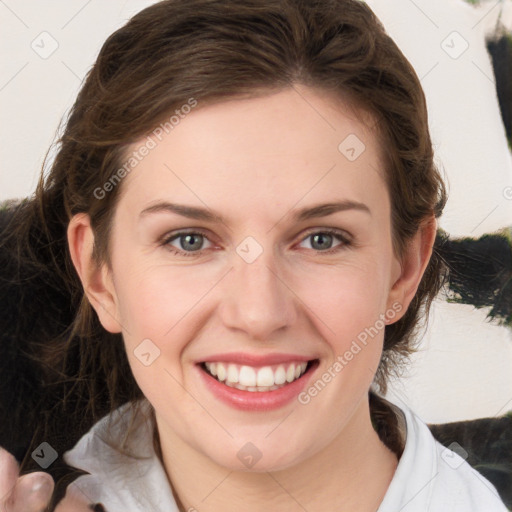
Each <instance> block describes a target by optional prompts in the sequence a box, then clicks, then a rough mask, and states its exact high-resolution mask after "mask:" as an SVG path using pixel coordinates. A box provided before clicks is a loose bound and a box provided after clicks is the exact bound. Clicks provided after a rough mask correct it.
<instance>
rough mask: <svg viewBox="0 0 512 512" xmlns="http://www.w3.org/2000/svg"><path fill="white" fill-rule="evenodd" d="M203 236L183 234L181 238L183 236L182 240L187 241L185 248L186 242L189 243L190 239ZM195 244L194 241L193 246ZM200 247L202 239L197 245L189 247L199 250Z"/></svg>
mask: <svg viewBox="0 0 512 512" xmlns="http://www.w3.org/2000/svg"><path fill="white" fill-rule="evenodd" d="M201 236H202V235H183V236H182V237H181V238H182V241H183V240H186V242H185V247H184V248H186V244H188V243H189V241H190V239H194V238H197V239H199V238H200V237H201ZM193 245H194V244H193V243H192V246H193ZM182 246H183V244H182ZM200 247H201V241H199V243H197V242H196V247H189V249H192V250H198V249H199V248H200Z"/></svg>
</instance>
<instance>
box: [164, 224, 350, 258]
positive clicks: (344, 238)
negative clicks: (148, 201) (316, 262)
mask: <svg viewBox="0 0 512 512" xmlns="http://www.w3.org/2000/svg"><path fill="white" fill-rule="evenodd" d="M316 234H323V235H332V236H334V237H336V238H337V239H338V240H339V241H340V242H341V244H340V245H337V246H335V247H332V248H331V249H326V250H325V251H315V250H314V249H311V250H313V251H314V252H317V253H319V254H333V253H335V252H338V251H340V250H342V249H343V248H348V247H351V246H352V245H353V242H352V241H351V240H349V238H348V237H347V236H345V235H344V234H343V233H342V232H340V231H338V230H336V229H329V228H327V229H322V230H318V229H317V230H314V231H309V232H308V233H307V234H306V235H305V236H304V237H303V238H302V239H301V242H303V241H304V240H306V239H307V238H309V237H310V236H312V235H316ZM183 235H201V236H203V237H205V238H207V239H208V235H207V234H206V233H205V232H204V231H201V230H200V229H199V230H195V231H179V232H177V233H173V234H172V235H170V236H166V237H164V238H163V239H162V241H161V242H160V245H161V246H163V247H166V248H167V249H168V250H169V251H170V252H171V253H173V254H176V255H178V256H186V257H198V256H201V255H202V253H203V251H204V250H206V249H202V250H199V251H182V250H180V249H176V248H175V247H173V246H171V245H169V244H170V243H171V242H173V241H174V240H176V239H178V238H180V237H181V236H183Z"/></svg>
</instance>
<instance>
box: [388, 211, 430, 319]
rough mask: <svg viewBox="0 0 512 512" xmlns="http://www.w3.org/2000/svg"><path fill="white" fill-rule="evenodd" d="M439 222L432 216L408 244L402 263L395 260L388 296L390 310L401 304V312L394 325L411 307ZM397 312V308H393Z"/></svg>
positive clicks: (428, 259) (428, 258) (395, 317)
mask: <svg viewBox="0 0 512 512" xmlns="http://www.w3.org/2000/svg"><path fill="white" fill-rule="evenodd" d="M436 233H437V221H436V218H435V217H434V216H433V215H432V216H431V217H429V218H428V219H427V220H425V221H424V222H423V223H422V224H421V226H420V227H419V228H418V231H417V233H416V234H415V235H414V237H413V238H412V239H411V240H410V241H409V243H408V244H407V246H406V248H405V250H404V254H403V257H402V260H401V261H398V260H397V259H395V261H394V268H395V274H394V278H393V286H392V287H391V290H390V292H389V295H388V304H387V306H388V309H390V308H392V305H393V304H396V303H398V304H400V305H401V309H400V312H399V313H398V314H397V315H396V316H394V317H393V321H392V322H388V323H393V322H396V321H397V320H399V319H400V318H402V317H403V316H404V315H405V312H406V311H407V308H408V307H409V304H410V303H411V301H412V299H413V298H414V295H415V293H416V290H417V289H418V286H419V284H420V282H421V278H422V277H423V274H424V272H425V269H426V268H427V265H428V262H429V261H430V256H431V255H432V248H433V246H434V242H435V239H436ZM392 309H394V310H395V308H392Z"/></svg>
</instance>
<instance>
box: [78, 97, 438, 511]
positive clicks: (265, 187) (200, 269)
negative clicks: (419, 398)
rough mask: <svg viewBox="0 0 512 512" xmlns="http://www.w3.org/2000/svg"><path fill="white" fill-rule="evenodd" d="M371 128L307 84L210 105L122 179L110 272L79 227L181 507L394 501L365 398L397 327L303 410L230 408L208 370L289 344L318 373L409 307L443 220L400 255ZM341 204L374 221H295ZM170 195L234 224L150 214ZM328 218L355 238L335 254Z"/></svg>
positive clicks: (81, 258)
mask: <svg viewBox="0 0 512 512" xmlns="http://www.w3.org/2000/svg"><path fill="white" fill-rule="evenodd" d="M368 126H371V123H370V122H369V119H368V116H364V115H363V114H362V113H358V112H357V111H355V110H353V109H351V108H349V107H348V106H347V105H346V104H343V103H341V102H340V101H338V100H336V99H335V98H333V97H329V96H326V94H325V93H320V92H319V91H316V90H314V89H310V88H306V87H295V88H289V89H285V90H283V91H281V92H279V93H272V94H270V95H267V96H261V97H258V98H251V99H236V100H231V101H225V102H222V103H218V104H211V105H205V106H201V104H199V105H198V107H197V108H195V109H193V110H192V112H191V113H190V114H188V115H187V116H186V117H185V118H184V119H183V120H181V122H180V123H179V125H177V126H175V128H174V129H173V130H172V131H171V132H170V133H168V134H166V135H165V136H164V137H163V139H162V140H161V141H158V145H157V146H156V147H155V148H154V149H152V150H151V151H150V152H149V154H148V155H147V156H146V157H145V158H144V159H143V160H142V161H141V162H140V163H139V164H138V165H137V167H136V169H135V170H133V171H132V173H131V174H129V175H128V176H127V177H125V178H124V180H123V182H122V184H121V186H122V194H121V197H120V201H119V204H118V207H117V209H116V212H115V216H114V228H113V231H112V238H111V245H110V251H111V257H112V268H111V269H110V268H108V267H107V266H106V265H103V266H102V267H101V268H96V267H95V265H94V264H93V262H92V260H91V252H92V246H93V240H94V234H93V232H92V230H91V227H90V224H89V219H88V216H87V215H85V214H79V215H76V216H75V217H73V219H72V220H71V222H70V224H69V229H68V240H69V246H70V252H71V256H72V259H73V262H74V265H75V267H76V269H77V272H78V274H79V275H80V278H81V280H82V283H83V286H84V290H85V293H86V294H87V297H88V299H89V300H90V302H91V304H92V305H93V307H94V308H95V310H96V312H97V314H98V316H99V319H100V321H101V323H102V325H103V326H104V328H105V329H107V330H108V331H110V332H121V333H122V335H123V338H124V341H125V345H126V350H127V354H128V357H129V361H130V365H131V368H132V371H133V374H134V376H135V378H136V380H137V382H138V384H139V386H140V387H141V389H142V391H143V392H144V394H145V395H146V397H147V398H148V400H149V401H150V402H151V403H152V405H153V406H154V408H155V411H156V419H157V427H158V431H159V435H160V439H161V444H162V451H163V459H164V465H165V470H166V472H167V475H168V477H169V480H170V482H172V487H173V490H174V492H175V495H176V497H177V499H178V500H179V503H180V506H181V508H182V509H183V510H188V509H189V507H195V509H196V510H198V511H199V512H203V511H205V512H207V511H218V510H224V511H235V510H245V511H248V512H251V511H257V510H258V511H260V510H261V503H262V500H263V499H264V501H265V504H266V506H268V507H269V509H270V510H283V511H296V510H297V511H298V510H301V511H302V510H304V509H307V510H309V511H311V512H313V511H321V510H351V511H355V512H357V511H369V510H375V509H376V508H377V507H378V505H379V504H380V502H381V501H382V498H383V496H384V495H385V493H386V490H387V487H388V486H389V483H390V481H391V479H392V477H393V474H394V471H395V469H396V465H397V457H396V455H395V454H394V453H392V452H391V451H390V450H389V449H388V448H387V447H386V446H385V445H384V444H383V443H382V442H381V441H380V440H379V438H378V435H377V434H376V432H375V431H374V429H373V428H372V425H371V421H370V415H369V405H368V389H369V387H370V385H371V383H372V380H373V377H374V374H375V371H376V369H377V367H378V364H379V360H380V357H381V351H382V343H383V335H384V329H381V330H379V333H378V335H377V336H375V337H374V338H373V339H372V340H371V342H370V343H368V344H367V345H366V346H365V347H364V348H363V349H362V350H361V351H360V352H359V353H358V354H357V355H355V356H354V358H353V359H352V360H351V361H350V362H349V363H348V364H347V365H346V366H345V367H344V368H343V370H342V371H341V372H339V373H338V374H337V376H336V378H334V379H332V381H331V382H330V383H329V384H328V385H327V386H326V387H325V388H324V389H323V390H322V391H321V392H320V393H318V395H317V396H316V397H314V398H312V399H311V401H310V402H309V403H308V404H307V405H302V404H300V403H298V402H297V401H296V400H294V401H292V402H291V403H289V404H287V405H286V406H284V407H282V408H280V409H278V410H273V411H266V412H251V411H240V410H236V409H233V408H231V407H230V406H228V405H226V404H224V403H222V402H219V401H218V400H217V399H216V398H215V397H214V396H213V395H212V394H211V393H210V392H209V390H208V389H207V388H206V387H205V386H204V384H203V383H202V381H201V380H200V379H199V377H198V371H197V367H196V365H195V363H196V362H197V361H198V360H199V359H203V360H204V359H207V358H208V356H211V355H212V354H215V353H221V352H230V351H233V352H238V351H239V352H248V353H251V354H268V353H275V352H287V353H294V354H301V355H307V356H309V357H310V358H311V359H312V358H318V359H319V361H320V366H319V368H318V369H317V370H316V378H319V376H320V375H321V374H322V373H323V372H324V371H326V370H327V369H328V368H329V367H331V366H332V364H333V362H334V361H335V360H336V357H337V356H338V355H342V354H344V353H345V352H346V351H347V350H348V349H349V347H350V345H351V342H352V341H353V340H354V339H356V337H357V335H358V334H359V333H360V332H362V331H363V330H364V329H365V328H366V327H369V326H373V325H374V324H375V323H376V320H377V319H378V318H379V315H381V314H385V313H386V312H387V311H389V310H390V309H392V306H393V304H395V305H397V304H398V305H400V307H401V312H399V313H397V314H396V315H395V316H394V318H393V319H392V320H389V323H392V322H395V321H397V320H398V319H399V318H400V317H401V316H402V315H403V314H404V313H405V311H406V309H407V306H408V305H409V303H410V301H411V300H412V298H413V296H414V294H415V291H416V289H417V287H418V284H419V282H420V279H421V276H422V275H423V272H424V270H425V267H426V265H427V263H428V260H429V258H430V255H431V251H432V245H433V242H434V238H435V230H436V222H435V219H434V218H431V219H429V221H428V222H425V224H424V225H423V226H422V228H421V229H420V230H419V231H418V234H417V235H416V237H415V238H414V239H413V240H412V242H411V244H409V246H408V249H407V251H406V253H405V255H404V257H403V259H402V261H399V260H398V259H397V258H396V257H395V255H394V254H393V250H392V245H391V224H390V198H389V195H388V193H387V189H386V186H385V184H384V180H383V173H384V170H383V167H382V163H381V160H382V159H381V148H380V147H379V144H378V142H377V138H376V136H375V134H374V133H373V132H372V130H371V128H369V127H368ZM349 134H356V135H357V137H358V138H359V139H360V140H361V141H363V142H364V144H365V146H366V149H365V151H364V152H363V153H362V154H361V155H360V156H359V157H358V158H357V159H356V160H354V161H349V160H348V159H347V158H346V157H345V156H344V154H342V153H341V152H340V151H339V150H338V145H339V144H340V142H342V141H343V140H344V139H345V138H346V137H347V136H348V135H349ZM144 140H145V138H144ZM141 143H142V139H141V141H139V142H137V143H135V144H134V145H133V146H132V147H131V148H130V150H134V149H136V148H137V147H140V144H141ZM344 199H349V200H352V201H358V202H361V203H364V204H365V205H367V207H368V208H369V209H370V212H371V215H370V214H368V213H365V212H363V211H359V210H354V209H353V210H346V211H342V212H337V213H334V214H332V215H329V216H324V217H320V218H313V219H310V220H306V221H302V222H297V221H295V220H294V219H293V218H292V215H291V212H293V211H294V210H296V209H298V208H302V207H306V206H312V205H316V204H318V203H327V202H331V201H338V200H344ZM158 201H169V202H173V203H180V204H185V205H191V206H197V207H205V205H206V207H208V208H209V209H210V210H212V211H215V212H218V213H219V214H221V215H222V216H223V217H224V218H225V223H220V222H210V221H203V220H192V219H188V218H185V217H182V216H180V215H177V214H175V213H169V212H160V213H157V214H150V215H146V216H143V218H142V219H140V218H139V214H140V212H141V211H142V210H143V209H145V208H147V207H148V206H150V205H152V204H154V203H155V202H158ZM189 228H193V229H191V231H195V230H197V229H200V230H201V231H203V232H204V233H205V235H206V238H203V239H201V237H199V241H194V240H193V241H192V242H191V243H192V244H193V243H196V244H198V245H199V246H200V248H201V251H202V252H201V254H200V255H199V256H191V257H189V256H182V255H178V254H174V253H173V252H172V249H178V250H181V251H184V252H185V251H186V250H187V247H189V246H187V245H183V243H184V244H186V240H185V241H183V240H182V242H183V243H182V244H180V239H179V238H176V239H175V240H174V241H172V242H169V243H168V244H167V246H165V245H161V244H160V243H159V239H161V238H162V237H163V236H164V235H167V234H169V235H170V234H173V233H174V234H175V233H177V232H178V231H179V230H184V229H189ZM311 228H314V230H311ZM327 228H334V229H337V230H339V231H340V232H341V233H342V234H345V236H347V235H348V237H349V239H350V240H351V243H350V244H349V245H345V244H344V243H343V242H341V241H340V240H339V239H337V238H336V237H333V238H332V242H330V241H329V240H327V241H324V242H323V243H324V247H326V248H327V249H329V248H334V247H335V246H337V248H338V250H337V251H336V252H333V253H331V254H325V252H324V251H322V250H321V249H318V246H315V245H314V244H315V241H314V240H313V239H312V237H311V236H310V235H311V234H312V232H311V231H313V233H319V232H320V233H322V232H325V229H327ZM196 232H197V231H196ZM247 236H252V237H253V238H254V239H255V240H256V241H257V242H258V243H259V244H260V246H261V247H262V249H263V252H262V254H260V255H259V256H258V257H257V259H256V260H255V261H254V262H253V263H250V264H249V263H247V262H246V261H244V259H242V258H241V257H240V256H239V255H238V254H237V252H236V248H237V246H238V245H239V244H240V243H241V242H242V241H243V240H244V239H245V238H246V237H247ZM196 240H197V239H196ZM201 240H202V241H203V243H202V246H201V245H200V244H201ZM320 243H322V242H320ZM325 244H326V245H325ZM188 251H189V253H191V252H193V251H192V250H191V249H188ZM147 338H149V339H151V340H152V342H153V343H154V344H155V345H157V346H158V348H159V349H160V351H161V353H160V357H158V358H157V359H156V360H155V361H154V362H153V363H152V364H151V365H149V366H144V365H143V364H141V362H140V361H139V360H138V359H137V358H136V357H135V355H134V349H135V348H136V347H137V346H138V345H139V344H140V343H141V341H142V340H144V339H147ZM312 382H313V381H312ZM247 442H251V443H253V444H254V445H255V446H256V447H257V448H258V450H259V451H260V452H261V454H262V458H261V459H260V460H259V461H258V462H257V464H256V465H255V466H253V467H252V468H251V470H248V469H247V468H246V467H245V466H244V464H243V463H242V462H241V461H240V460H239V459H238V457H237V453H238V451H239V450H240V449H241V448H242V447H243V446H244V445H245V444H246V443H247ZM263 497H264V498H263Z"/></svg>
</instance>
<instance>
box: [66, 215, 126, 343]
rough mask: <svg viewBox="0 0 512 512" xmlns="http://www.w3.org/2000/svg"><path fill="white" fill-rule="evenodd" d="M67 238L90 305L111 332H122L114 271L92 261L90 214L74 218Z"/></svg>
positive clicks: (92, 245) (92, 238) (92, 235)
mask: <svg viewBox="0 0 512 512" xmlns="http://www.w3.org/2000/svg"><path fill="white" fill-rule="evenodd" d="M67 237H68V246H69V252H70V255H71V260H72V261H73V265H74V266H75V269H76V271H77V273H78V276H79V277H80V281H81V282H82V286H83V289H84V293H85V294H86V296H87V299H88V300H89V303H90V304H91V306H92V307H93V308H94V310H95V311H96V313H97V315H98V318H99V320H100V322H101V324H102V325H103V327H104V328H105V329H106V330H107V331H109V332H112V333H119V332H121V324H120V323H119V321H118V320H117V318H118V308H117V296H116V293H115V288H114V285H113V282H112V279H111V275H110V272H109V270H108V269H107V267H106V265H102V266H101V267H98V266H97V265H96V263H95V262H94V260H93V258H92V252H93V247H94V233H93V230H92V227H91V223H90V218H89V216H88V215H87V214H86V213H79V214H76V215H75V216H73V218H72V219H71V220H70V222H69V225H68V230H67Z"/></svg>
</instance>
